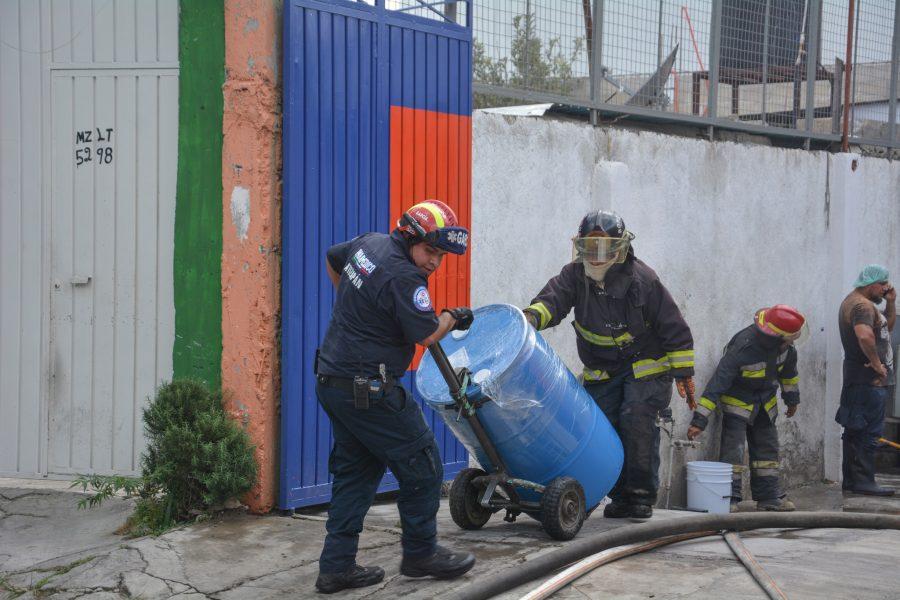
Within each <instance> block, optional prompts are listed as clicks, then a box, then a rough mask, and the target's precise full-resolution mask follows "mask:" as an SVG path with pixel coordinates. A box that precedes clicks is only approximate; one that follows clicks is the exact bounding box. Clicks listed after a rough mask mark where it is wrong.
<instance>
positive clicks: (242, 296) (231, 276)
mask: <svg viewBox="0 0 900 600" xmlns="http://www.w3.org/2000/svg"><path fill="white" fill-rule="evenodd" d="M278 4H279V3H277V2H272V1H271V0H225V85H224V87H223V94H224V116H223V123H222V131H223V134H224V136H223V147H222V192H223V198H222V209H223V219H222V226H223V232H222V233H223V235H222V389H223V391H224V392H225V394H226V408H227V409H228V410H229V412H230V413H231V414H232V415H233V416H234V417H235V418H236V419H237V420H238V421H239V422H240V423H241V424H242V425H243V426H244V428H245V429H246V430H247V431H248V432H249V434H250V437H251V438H252V439H253V443H254V444H255V445H256V457H257V460H258V463H259V481H258V483H257V485H256V486H255V487H254V488H253V489H252V490H251V491H250V492H249V494H248V495H247V496H246V497H245V498H244V499H243V500H244V502H246V503H247V504H248V505H249V506H250V508H251V510H253V511H254V512H260V513H262V512H268V511H269V510H271V509H272V508H273V507H274V506H275V498H276V493H277V489H278V431H279V422H278V403H279V395H280V386H279V364H278V360H279V349H278V346H277V339H278V337H277V333H278V314H279V310H280V301H281V291H280V282H281V275H280V259H279V254H278V253H279V248H280V246H281V223H280V215H281V185H280V181H279V174H280V172H281V131H280V124H281V80H280V74H279V70H280V60H281V58H280V45H281V14H280V11H279V10H278V8H277V5H278Z"/></svg>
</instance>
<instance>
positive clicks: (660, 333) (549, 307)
mask: <svg viewBox="0 0 900 600" xmlns="http://www.w3.org/2000/svg"><path fill="white" fill-rule="evenodd" d="M573 308H574V309H575V321H574V322H573V324H572V325H573V327H574V328H575V332H576V344H577V347H578V356H579V358H580V359H581V362H582V363H583V364H584V382H585V383H586V384H587V383H595V382H602V381H606V380H609V379H611V378H612V377H615V376H616V375H619V374H621V373H623V372H626V371H631V373H632V374H633V375H634V378H635V379H638V380H645V379H652V378H655V377H659V376H661V375H671V376H674V377H688V376H692V375H693V374H694V341H693V338H692V337H691V330H690V328H689V327H688V325H687V323H686V322H685V320H684V317H682V315H681V311H680V310H679V309H678V305H676V304H675V301H674V300H673V299H672V296H671V295H670V294H669V292H668V290H666V288H665V287H664V286H663V284H662V283H661V282H660V281H659V277H658V276H657V275H656V273H655V272H654V271H653V269H651V268H650V267H648V266H647V265H645V264H644V263H643V262H642V261H640V260H639V259H637V258H635V257H634V255H633V254H632V253H631V252H629V256H628V258H627V259H626V260H625V262H624V263H622V264H617V265H614V266H613V267H612V268H611V269H610V270H609V271H608V272H607V274H606V277H605V278H604V281H603V285H602V286H600V285H597V283H595V282H594V281H592V280H591V279H589V278H588V277H587V276H586V275H585V272H584V264H583V263H581V262H572V263H569V264H567V265H566V266H565V267H563V269H562V271H560V273H559V275H557V276H556V277H554V278H553V279H551V280H550V281H548V282H547V285H545V286H544V289H542V290H541V292H540V294H538V296H537V297H536V298H534V299H533V300H532V301H531V305H530V306H529V307H528V308H526V309H525V311H526V312H528V313H531V314H532V315H533V316H534V317H535V321H536V323H537V329H538V330H541V329H546V328H548V327H554V326H556V325H559V323H560V322H562V320H563V319H564V318H565V317H566V315H568V314H569V311H571V310H572V309H573Z"/></svg>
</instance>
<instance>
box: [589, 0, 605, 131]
mask: <svg viewBox="0 0 900 600" xmlns="http://www.w3.org/2000/svg"><path fill="white" fill-rule="evenodd" d="M593 12H594V14H593V17H592V20H593V23H592V28H591V56H590V61H591V68H590V78H591V81H590V84H591V105H592V106H593V107H594V108H591V124H592V125H594V126H595V127H596V126H597V125H598V124H599V123H600V115H599V113H598V112H597V108H596V106H597V104H598V103H599V102H600V81H601V80H602V76H601V72H602V69H603V0H594V11H593Z"/></svg>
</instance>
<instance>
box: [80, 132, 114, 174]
mask: <svg viewBox="0 0 900 600" xmlns="http://www.w3.org/2000/svg"><path fill="white" fill-rule="evenodd" d="M112 134H113V128H112V127H107V128H105V129H101V128H99V127H98V128H96V129H84V130H81V131H76V132H75V166H76V167H80V166H81V165H83V164H85V163H89V162H94V163H97V164H98V165H108V164H111V163H112V161H113V157H114V156H115V151H114V150H113V147H112ZM104 143H105V144H107V145H102V146H101V145H97V146H94V144H104Z"/></svg>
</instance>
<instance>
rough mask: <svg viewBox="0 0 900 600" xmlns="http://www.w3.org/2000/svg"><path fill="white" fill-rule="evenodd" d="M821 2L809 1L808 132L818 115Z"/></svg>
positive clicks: (807, 62) (817, 0)
mask: <svg viewBox="0 0 900 600" xmlns="http://www.w3.org/2000/svg"><path fill="white" fill-rule="evenodd" d="M820 3H821V0H809V32H808V33H809V35H808V36H807V39H806V131H812V130H813V122H814V121H815V116H816V115H815V113H816V73H817V72H818V70H819V33H820V31H821V26H822V11H821V10H820V8H821V6H820Z"/></svg>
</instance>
